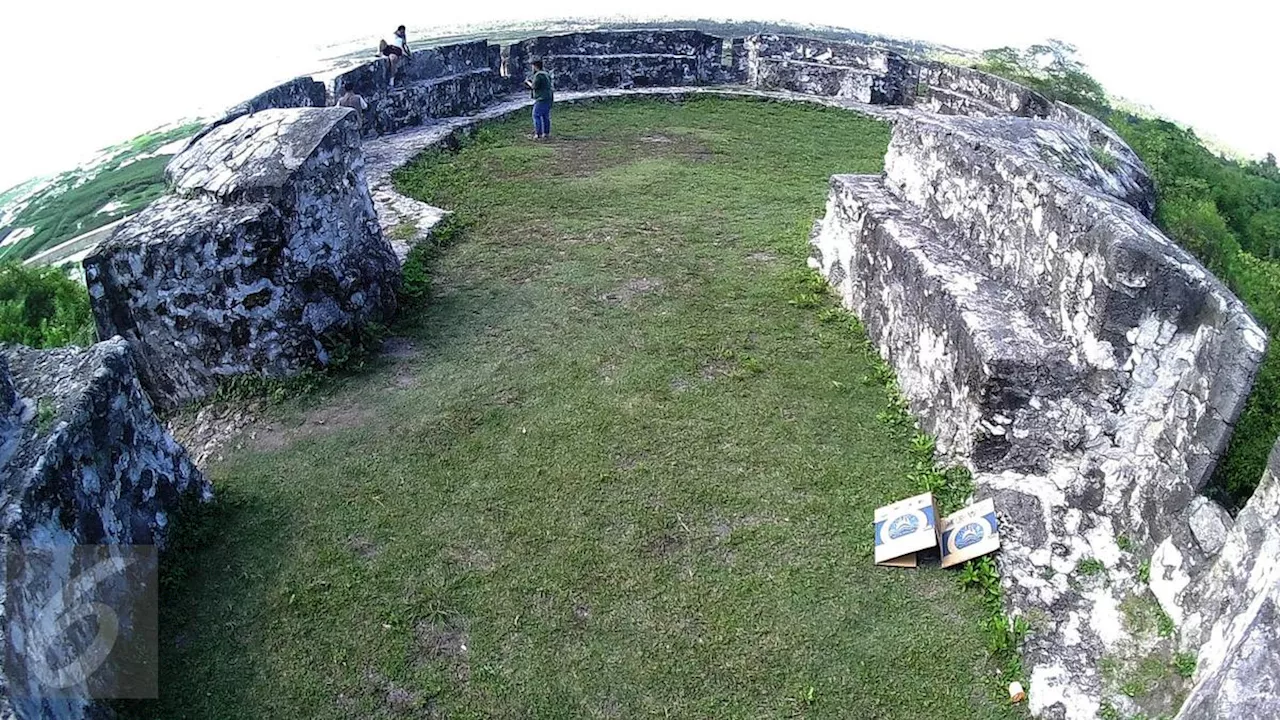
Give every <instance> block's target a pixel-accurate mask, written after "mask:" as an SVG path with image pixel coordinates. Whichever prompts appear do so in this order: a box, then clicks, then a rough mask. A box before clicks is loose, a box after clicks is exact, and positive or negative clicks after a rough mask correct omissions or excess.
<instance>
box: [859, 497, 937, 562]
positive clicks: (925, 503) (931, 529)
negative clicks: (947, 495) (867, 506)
mask: <svg viewBox="0 0 1280 720" xmlns="http://www.w3.org/2000/svg"><path fill="white" fill-rule="evenodd" d="M875 525H876V564H877V565H887V566H890V567H915V553H916V552H917V551H919V550H928V549H929V548H935V547H938V542H939V537H940V534H939V531H938V508H937V505H935V504H934V501H933V494H932V493H924V494H923V495H916V496H915V497H909V498H907V499H906V500H899V501H898V502H896V503H894V504H892V505H886V506H884V507H882V508H877V509H876V513H875ZM907 555H911V557H910V558H907V557H905V556H907ZM907 563H910V564H907Z"/></svg>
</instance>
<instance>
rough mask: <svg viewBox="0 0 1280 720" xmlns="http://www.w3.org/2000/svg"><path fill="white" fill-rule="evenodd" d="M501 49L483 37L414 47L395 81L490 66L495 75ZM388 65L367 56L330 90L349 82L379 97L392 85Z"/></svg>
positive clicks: (366, 96) (373, 97)
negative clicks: (436, 45)
mask: <svg viewBox="0 0 1280 720" xmlns="http://www.w3.org/2000/svg"><path fill="white" fill-rule="evenodd" d="M500 52H501V48H500V47H498V46H497V45H490V44H489V43H488V41H486V40H476V41H474V42H467V43H458V44H455V45H441V46H439V47H432V48H421V49H418V50H414V51H413V54H411V55H410V56H409V59H408V60H404V61H402V62H401V63H400V64H399V66H398V67H397V68H396V85H397V86H403V85H411V84H413V83H417V82H422V81H425V80H436V79H439V78H446V77H452V76H456V75H463V74H466V73H471V72H477V71H480V70H489V71H492V72H493V73H494V74H495V75H497V74H498V72H499V71H500V69H501V55H500ZM390 67H391V64H390V63H389V62H388V61H387V59H386V58H378V59H375V60H370V61H369V62H367V63H365V64H363V65H360V66H358V67H355V68H352V69H351V70H348V71H346V72H344V73H342V74H340V75H338V76H336V77H335V78H334V79H333V85H332V91H333V93H334V94H335V95H336V94H337V93H338V91H339V90H340V89H341V88H344V87H348V86H350V87H351V88H352V89H353V90H355V91H356V92H357V93H360V94H361V95H362V96H364V99H365V100H367V101H369V102H373V101H375V100H378V99H379V98H381V97H382V96H383V95H384V94H386V93H387V92H388V91H389V90H390V89H391V87H390V82H391V78H390V75H389V70H390Z"/></svg>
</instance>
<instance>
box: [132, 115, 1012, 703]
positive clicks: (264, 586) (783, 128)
mask: <svg viewBox="0 0 1280 720" xmlns="http://www.w3.org/2000/svg"><path fill="white" fill-rule="evenodd" d="M558 112H559V115H557V123H558V128H559V133H560V134H561V138H562V139H560V140H557V141H553V142H551V143H546V144H533V143H530V142H529V141H527V140H526V139H524V135H525V134H526V132H527V130H526V128H525V125H526V119H525V118H523V117H520V118H516V119H513V120H511V121H510V122H502V123H498V124H496V125H493V126H490V127H489V128H488V129H487V130H486V131H485V132H483V133H479V134H478V136H477V138H475V139H474V140H473V141H472V142H470V143H467V144H465V145H464V146H463V147H462V148H461V150H459V151H458V152H457V154H442V155H438V156H437V155H429V156H427V157H424V158H422V159H421V160H420V161H418V162H416V163H414V164H413V165H412V166H411V167H410V168H409V169H407V170H406V171H405V172H404V173H402V174H400V175H399V176H398V177H397V180H398V182H399V183H400V187H401V188H404V189H411V188H431V190H430V192H429V193H425V192H424V193H420V194H419V197H422V198H423V199H425V200H429V201H431V202H432V203H433V204H438V205H441V206H443V207H446V208H449V209H450V210H455V211H458V212H459V214H460V215H461V216H463V217H466V218H468V219H469V220H468V223H467V225H466V231H465V235H464V237H463V238H462V240H461V241H460V242H454V243H453V244H452V245H449V246H448V247H447V248H445V249H443V250H441V251H439V252H437V253H436V255H435V257H433V258H431V261H430V263H427V264H424V270H425V271H426V274H427V275H428V276H429V278H430V285H429V287H430V290H429V291H428V292H425V293H424V294H425V295H426V296H427V302H426V304H425V305H423V306H421V307H420V309H415V310H409V311H406V314H405V316H404V318H403V320H402V322H401V324H400V325H398V326H397V327H395V328H393V329H392V332H394V333H395V334H396V335H397V336H398V337H397V338H396V340H397V341H398V343H399V346H400V347H401V348H404V347H411V348H412V351H411V352H405V351H402V352H399V353H393V354H388V355H385V356H384V357H383V358H382V359H381V360H379V361H378V362H377V363H376V364H374V365H373V366H372V376H370V375H366V376H364V377H361V378H360V379H359V382H355V381H351V382H344V381H343V380H341V379H339V380H337V381H335V382H334V383H333V384H332V385H330V386H327V387H326V388H325V389H324V391H323V392H322V393H320V394H318V395H320V396H317V395H312V396H309V397H308V398H304V399H302V400H301V401H287V402H286V403H285V404H284V406H283V409H282V411H281V419H280V420H279V421H278V422H273V423H272V424H273V426H274V429H273V430H271V431H270V432H267V431H265V430H263V431H261V432H260V434H259V435H258V438H257V439H256V440H254V441H252V442H250V443H249V447H246V448H245V449H244V450H241V451H229V452H228V457H227V460H226V461H225V462H217V463H214V464H213V466H212V467H211V468H210V475H211V476H212V478H213V480H214V482H215V484H216V485H217V487H218V492H219V498H220V499H219V500H218V502H217V508H216V511H217V512H216V513H215V515H214V517H213V518H212V519H211V522H212V523H213V525H212V529H211V531H209V532H207V533H205V534H204V535H203V536H202V537H201V539H200V541H199V542H197V543H194V544H193V547H192V550H191V551H190V554H189V558H188V564H187V566H186V571H185V576H184V577H183V578H182V582H181V584H180V586H177V587H169V588H167V589H166V590H165V591H164V594H163V596H162V608H163V609H162V613H163V616H162V622H161V627H162V629H163V633H164V637H162V638H161V642H160V647H161V662H160V666H161V668H162V670H161V673H162V674H161V696H162V698H164V699H163V700H161V701H160V702H159V703H148V704H145V705H143V706H141V707H139V708H136V714H138V715H144V716H154V717H172V716H183V717H193V718H198V717H229V716H236V717H255V716H270V715H291V716H307V717H388V718H394V717H422V716H426V717H431V716H441V715H444V714H447V715H449V716H450V717H509V716H522V717H524V716H527V717H592V716H602V717H608V716H612V717H653V716H663V715H667V716H671V717H709V716H716V717H816V716H826V717H877V718H885V719H887V720H891V719H892V718H914V717H916V716H918V714H919V709H920V708H930V709H931V711H932V712H933V713H934V714H935V715H937V716H938V717H964V718H976V719H980V720H982V719H985V720H994V719H996V718H1009V717H1015V716H1017V714H1018V711H1016V710H1014V709H1010V708H1009V707H1008V705H1007V701H1003V702H997V701H996V700H995V699H993V698H992V697H991V696H990V695H989V694H987V693H984V692H980V691H979V690H980V687H981V686H983V685H985V684H987V682H988V681H989V679H990V678H992V677H997V676H996V675H995V668H994V667H993V659H994V658H993V657H992V655H991V653H990V652H989V651H988V648H987V643H988V640H987V634H986V632H985V631H984V630H983V628H982V627H981V625H980V623H981V621H982V619H984V618H986V617H987V614H986V612H985V610H984V607H985V606H984V601H983V600H982V599H981V598H980V597H979V596H977V595H975V594H973V593H968V592H964V591H963V590H962V589H961V588H959V587H957V583H956V576H957V574H956V573H953V572H948V571H942V570H939V569H937V568H921V569H919V570H917V571H910V572H907V571H897V570H893V569H885V568H876V567H874V565H873V564H872V556H871V537H872V534H871V517H872V512H873V510H874V508H875V507H878V506H879V505H883V504H885V503H887V502H890V501H892V500H895V499H899V498H901V497H904V496H906V495H909V494H912V493H914V492H917V491H918V485H917V482H918V479H914V478H913V474H916V473H918V472H919V471H920V469H921V468H920V466H919V463H920V462H922V461H923V459H924V455H925V452H926V450H927V449H928V448H927V442H926V441H924V440H917V441H916V442H915V443H914V444H913V438H914V437H915V436H916V431H915V429H914V428H913V427H911V426H910V424H909V423H907V424H906V425H905V426H899V425H895V424H891V423H886V422H881V421H878V420H877V419H876V417H877V415H878V414H879V413H880V412H881V411H884V410H886V408H888V404H887V403H886V401H885V395H884V392H883V389H882V386H877V384H875V383H874V382H873V383H870V384H869V383H866V382H863V378H867V377H875V376H876V373H877V368H878V367H879V359H878V357H876V354H875V351H874V348H872V347H870V344H869V343H868V342H867V341H866V339H865V335H862V334H861V333H860V332H859V331H858V329H857V328H856V324H853V323H851V321H850V320H849V319H848V316H847V315H844V314H842V313H841V311H839V310H838V309H837V308H836V306H835V302H834V300H833V299H832V298H831V297H830V296H829V295H826V294H825V293H823V292H822V291H821V287H820V283H817V282H816V280H815V278H814V276H813V274H812V272H810V271H809V270H808V269H807V268H806V267H805V258H806V256H807V231H808V228H809V226H810V224H811V222H812V219H813V217H814V216H815V215H817V214H819V213H821V211H822V207H823V203H824V201H825V195H826V188H827V183H828V178H829V176H830V175H831V174H832V173H834V172H837V171H844V172H849V171H852V172H864V173H874V172H877V171H879V170H880V169H881V162H882V158H883V154H884V151H885V147H886V145H887V142H888V131H887V128H886V127H885V126H884V125H882V124H880V123H877V122H874V121H871V120H868V119H866V118H861V117H858V116H856V115H853V114H848V113H843V112H840V111H836V110H829V109H822V108H814V107H807V106H794V105H783V104H766V103H758V102H751V101H745V100H736V101H730V100H713V99H706V100H698V101H691V102H689V103H687V104H667V103H662V102H657V101H636V102H618V103H611V104H600V105H593V106H587V107H566V108H565V109H563V110H560V111H558ZM414 192H415V193H416V192H418V191H416V190H414ZM446 234H448V233H446ZM810 295H812V296H816V298H817V304H813V305H811V304H810V301H809V299H808V296H810ZM800 298H804V299H802V300H801V301H800V302H798V303H796V304H789V301H791V300H796V299H800ZM321 396H322V397H321ZM939 492H940V495H942V494H945V493H946V492H947V489H946V488H940V489H939ZM955 492H956V493H959V492H960V490H959V489H957V490H956V491H955ZM227 568H232V569H233V570H232V571H230V572H228V571H227Z"/></svg>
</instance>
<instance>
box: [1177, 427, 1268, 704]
mask: <svg viewBox="0 0 1280 720" xmlns="http://www.w3.org/2000/svg"><path fill="white" fill-rule="evenodd" d="M1180 602H1181V603H1182V604H1183V608H1184V609H1185V612H1186V618H1185V620H1184V622H1183V625H1182V631H1183V637H1182V643H1183V646H1184V647H1186V648H1188V649H1189V650H1192V651H1195V652H1197V653H1198V659H1199V664H1198V668H1197V671H1196V675H1195V681H1196V685H1195V687H1194V688H1193V689H1192V691H1191V694H1190V696H1189V697H1188V698H1187V701H1186V702H1185V703H1184V704H1183V707H1182V711H1181V712H1180V713H1179V714H1178V716H1177V717H1178V720H1228V719H1230V720H1263V719H1264V718H1275V717H1280V652H1277V649H1278V648H1280V442H1277V443H1276V446H1275V448H1274V449H1273V450H1272V452H1271V458H1270V461H1269V462H1268V464H1267V470H1266V472H1265V473H1264V474H1263V477H1262V481H1261V482H1260V483H1259V484H1258V489H1257V490H1256V491H1254V494H1253V497H1252V498H1250V499H1249V502H1248V503H1247V504H1246V505H1245V508H1244V509H1243V510H1241V511H1240V514H1239V515H1238V516H1237V517H1236V521H1235V524H1234V526H1233V527H1232V529H1231V530H1230V532H1228V533H1227V535H1226V538H1225V541H1224V544H1223V547H1222V551H1221V554H1220V555H1219V556H1218V558H1217V560H1216V562H1215V563H1214V565H1213V567H1212V569H1211V570H1210V571H1209V572H1208V574H1207V575H1205V576H1204V577H1203V579H1201V580H1199V581H1198V582H1197V585H1196V587H1194V588H1193V589H1192V591H1191V592H1189V593H1187V595H1186V596H1185V597H1183V598H1180Z"/></svg>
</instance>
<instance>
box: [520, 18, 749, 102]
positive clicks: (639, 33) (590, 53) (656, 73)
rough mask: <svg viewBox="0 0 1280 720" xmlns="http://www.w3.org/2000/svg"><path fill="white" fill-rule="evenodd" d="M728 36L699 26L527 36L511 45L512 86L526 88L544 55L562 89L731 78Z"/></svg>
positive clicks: (703, 82)
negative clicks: (532, 65)
mask: <svg viewBox="0 0 1280 720" xmlns="http://www.w3.org/2000/svg"><path fill="white" fill-rule="evenodd" d="M725 42H726V41H725V40H723V39H721V38H718V37H715V36H714V35H708V34H706V33H703V32H700V31H698V30H629V31H622V32H577V33H566V34H564V35H550V36H542V37H536V38H530V39H528V40H522V41H520V42H518V43H515V44H513V45H512V46H511V47H509V48H508V50H507V54H508V61H507V71H508V74H509V75H510V76H511V77H512V80H513V85H512V88H513V89H514V90H516V91H521V90H523V89H524V85H523V80H524V78H526V77H527V76H528V75H529V72H530V71H529V63H530V62H532V61H533V60H542V61H543V62H544V63H545V67H546V69H547V70H548V71H549V72H551V74H552V75H553V76H554V77H555V84H556V89H557V90H564V91H573V90H594V89H598V88H632V87H678V86H684V85H708V84H715V83H721V82H726V81H728V80H729V79H731V77H732V75H733V63H732V56H731V55H730V56H729V60H730V61H729V62H728V63H727V64H726V62H725V58H726V56H725V54H724V48H725Z"/></svg>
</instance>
